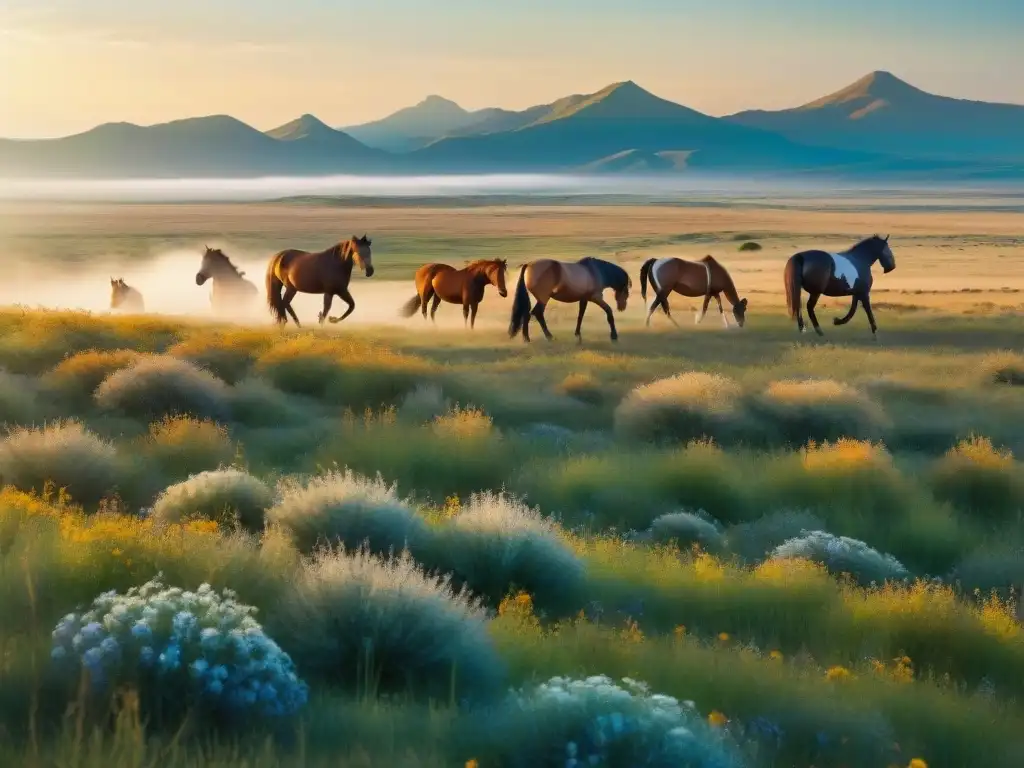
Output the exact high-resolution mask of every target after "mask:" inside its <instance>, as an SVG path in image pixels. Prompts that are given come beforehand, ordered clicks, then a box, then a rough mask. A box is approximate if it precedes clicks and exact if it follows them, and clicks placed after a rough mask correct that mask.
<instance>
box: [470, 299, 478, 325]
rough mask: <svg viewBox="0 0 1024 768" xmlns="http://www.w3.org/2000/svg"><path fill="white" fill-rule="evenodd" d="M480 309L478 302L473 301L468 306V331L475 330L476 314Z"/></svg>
mask: <svg viewBox="0 0 1024 768" xmlns="http://www.w3.org/2000/svg"><path fill="white" fill-rule="evenodd" d="M478 309H480V302H479V301H474V302H473V303H472V304H470V305H469V330H471V331H472V330H473V329H474V328H476V313H477V310H478Z"/></svg>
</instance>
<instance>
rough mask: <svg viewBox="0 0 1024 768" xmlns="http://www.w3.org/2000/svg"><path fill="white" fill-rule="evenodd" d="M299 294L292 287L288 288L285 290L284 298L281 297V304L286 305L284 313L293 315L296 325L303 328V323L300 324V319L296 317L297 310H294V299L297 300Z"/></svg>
mask: <svg viewBox="0 0 1024 768" xmlns="http://www.w3.org/2000/svg"><path fill="white" fill-rule="evenodd" d="M297 293H298V291H297V290H295V289H294V288H292V287H291V286H288V287H286V288H285V289H284V296H282V297H281V303H282V304H284V311H285V312H287V313H288V314H289V315H291V318H292V320H293V321H294V322H295V325H296V326H298V327H299V328H301V327H302V323H300V322H299V318H298V317H297V316H296V315H295V310H294V309H292V299H294V298H295V294H297Z"/></svg>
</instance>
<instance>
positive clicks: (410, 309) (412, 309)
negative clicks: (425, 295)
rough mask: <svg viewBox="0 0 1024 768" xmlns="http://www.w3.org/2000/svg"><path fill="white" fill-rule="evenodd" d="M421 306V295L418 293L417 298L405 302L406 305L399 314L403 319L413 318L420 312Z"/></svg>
mask: <svg viewBox="0 0 1024 768" xmlns="http://www.w3.org/2000/svg"><path fill="white" fill-rule="evenodd" d="M420 305H421V301H420V295H419V293H417V294H416V295H415V296H413V297H412V298H411V299H409V300H408V301H407V302H405V304H403V305H402V308H401V309H400V310H398V314H399V315H401V316H402V317H412V316H413V315H415V314H416V313H417V312H418V311H419V309H420Z"/></svg>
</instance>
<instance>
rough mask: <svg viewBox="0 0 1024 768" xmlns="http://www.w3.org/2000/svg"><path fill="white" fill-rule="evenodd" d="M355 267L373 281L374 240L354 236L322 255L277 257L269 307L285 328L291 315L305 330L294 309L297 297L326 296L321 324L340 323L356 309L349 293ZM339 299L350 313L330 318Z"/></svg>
mask: <svg viewBox="0 0 1024 768" xmlns="http://www.w3.org/2000/svg"><path fill="white" fill-rule="evenodd" d="M353 265H358V266H359V267H360V268H361V269H362V270H363V272H364V274H365V275H366V276H367V277H373V257H372V256H371V254H370V240H369V238H367V236H366V235H363V236H362V237H356V236H355V235H353V236H352V237H350V238H349V239H348V240H342V241H341V242H340V243H338V244H337V245H332V246H331V247H330V248H328V249H327V250H324V251H319V252H318V253H310V252H309V251H300V250H298V249H295V248H289V249H288V250H285V251H280V252H279V253H276V254H274V257H273V258H272V259H271V260H270V264H268V265H267V304H269V305H270V311H271V313H272V314H273V315H274V317H275V318H276V319H277V322H278V323H281V324H282V325H283V324H285V323H287V322H288V315H291V318H292V320H293V321H294V322H295V324H296V325H298V326H300V327H301V323H299V318H297V317H296V316H295V310H294V309H292V299H294V298H295V294H296V293H322V294H323V295H324V309H323V311H322V312H321V313H320V314H319V316H318V317H319V320H320V324H321V325H323V323H324V320H327V319H329V320H330V321H331V322H332V323H340V322H341V321H342V320H344V319H345V318H346V317H348V316H349V315H351V314H352V310H354V309H355V308H356V302H355V299H353V298H352V294H351V293H349V292H348V284H349V281H350V280H351V279H352V266H353ZM282 291H284V295H283V296H282V295H281V292H282ZM335 296H337V297H338V298H339V299H341V300H342V301H344V302H345V303H346V304H348V309H347V310H345V314H343V315H342V316H341V317H339V318H333V317H331V318H328V317H327V313H328V312H330V311H331V302H332V301H333V300H334V297H335ZM286 312H287V315H286V314H285V313H286Z"/></svg>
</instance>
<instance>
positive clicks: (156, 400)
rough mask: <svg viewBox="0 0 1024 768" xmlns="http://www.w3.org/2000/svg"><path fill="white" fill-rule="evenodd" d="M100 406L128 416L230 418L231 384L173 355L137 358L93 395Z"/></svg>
mask: <svg viewBox="0 0 1024 768" xmlns="http://www.w3.org/2000/svg"><path fill="white" fill-rule="evenodd" d="M94 397H95V399H96V403H97V405H99V406H100V407H101V408H104V409H107V410H111V411H119V412H121V413H124V414H126V415H128V416H133V417H136V418H146V419H158V418H160V417H162V416H196V417H198V418H201V419H213V420H216V421H227V420H228V419H229V418H230V415H231V408H230V391H229V389H228V386H227V385H226V384H225V383H224V382H223V381H221V380H220V379H218V378H217V377H216V376H214V375H213V374H212V373H209V372H207V371H204V370H202V369H201V368H197V367H196V366H194V365H192V363H189V362H187V361H185V360H179V359H178V358H176V357H171V356H170V355H154V356H150V357H144V358H141V359H139V360H137V361H136V362H135V363H134V364H132V365H131V366H130V367H128V368H122V369H120V370H118V371H115V372H114V373H112V374H110V375H109V376H107V377H106V378H105V379H104V380H103V382H102V383H101V384H100V385H99V387H98V388H97V389H96V393H95V395H94Z"/></svg>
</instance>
